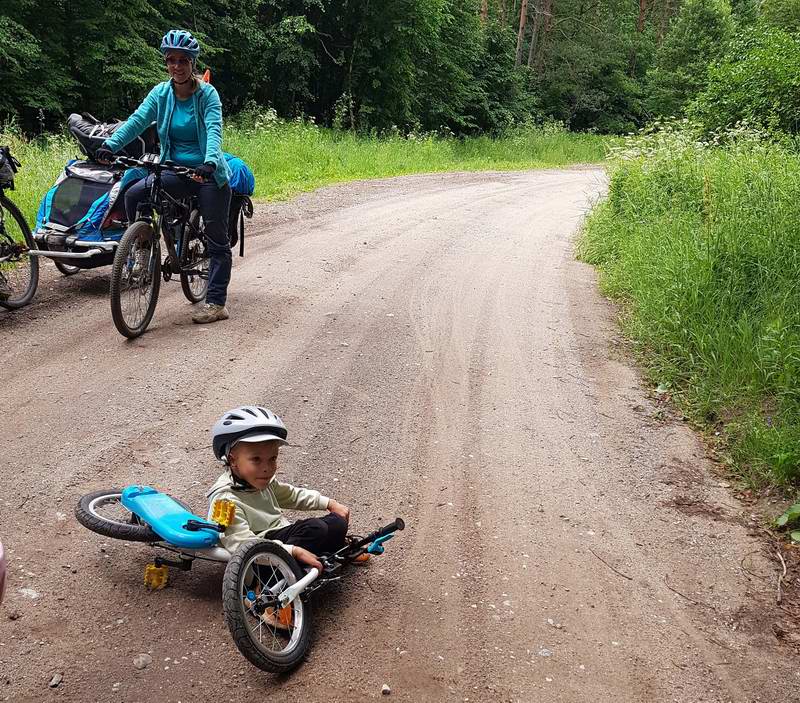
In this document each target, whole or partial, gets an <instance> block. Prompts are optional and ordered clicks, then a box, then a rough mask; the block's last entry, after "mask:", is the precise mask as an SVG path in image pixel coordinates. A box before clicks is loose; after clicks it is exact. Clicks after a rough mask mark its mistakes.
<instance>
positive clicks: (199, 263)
mask: <svg viewBox="0 0 800 703" xmlns="http://www.w3.org/2000/svg"><path fill="white" fill-rule="evenodd" d="M180 262H181V263H180V265H181V269H182V270H181V288H183V294H184V295H185V296H186V299H187V300H188V301H189V302H190V303H199V302H200V301H201V300H205V297H206V291H207V290H208V265H209V260H208V242H207V241H206V235H205V231H204V229H203V224H202V223H201V222H200V211H199V210H192V212H191V214H190V215H189V222H188V223H187V224H186V226H185V227H184V229H183V236H182V237H181V251H180ZM183 269H190V270H191V271H193V272H194V273H189V272H186V271H184V270H183Z"/></svg>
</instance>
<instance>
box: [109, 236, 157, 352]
mask: <svg viewBox="0 0 800 703" xmlns="http://www.w3.org/2000/svg"><path fill="white" fill-rule="evenodd" d="M160 289H161V240H160V238H159V237H158V235H157V234H156V233H155V232H154V231H153V227H152V226H151V225H150V224H149V223H147V222H143V221H139V222H134V223H133V224H132V225H131V226H130V227H128V229H127V230H125V234H123V235H122V239H121V240H120V243H119V246H118V247H117V251H116V253H115V254H114V264H113V266H112V268H111V291H110V292H111V317H112V318H113V320H114V326H115V327H116V328H117V330H118V331H119V333H120V334H121V335H123V336H125V337H128V338H129V339H133V338H134V337H138V336H139V335H140V334H142V333H143V332H144V331H145V330H146V329H147V326H148V325H149V324H150V320H152V319H153V313H154V312H155V310H156V303H157V302H158V292H159V290H160Z"/></svg>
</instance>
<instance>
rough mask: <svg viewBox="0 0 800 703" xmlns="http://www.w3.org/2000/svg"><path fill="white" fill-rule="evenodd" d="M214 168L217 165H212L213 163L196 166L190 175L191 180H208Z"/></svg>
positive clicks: (199, 181)
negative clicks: (192, 174)
mask: <svg viewBox="0 0 800 703" xmlns="http://www.w3.org/2000/svg"><path fill="white" fill-rule="evenodd" d="M216 170H217V167H216V166H214V164H203V165H202V166H198V167H197V168H196V169H195V170H194V176H192V180H193V181H197V182H198V183H205V182H206V181H210V180H211V177H212V176H213V175H214V171H216Z"/></svg>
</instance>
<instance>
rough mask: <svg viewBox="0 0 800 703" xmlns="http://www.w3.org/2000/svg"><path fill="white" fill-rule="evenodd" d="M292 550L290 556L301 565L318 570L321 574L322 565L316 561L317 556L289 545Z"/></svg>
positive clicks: (294, 545)
mask: <svg viewBox="0 0 800 703" xmlns="http://www.w3.org/2000/svg"><path fill="white" fill-rule="evenodd" d="M289 546H290V547H291V548H292V556H293V557H294V558H295V559H297V561H299V562H300V563H301V564H305V565H306V566H310V567H312V568H314V569H318V570H319V571H320V573H321V572H322V564H321V563H320V561H319V559H317V555H316V554H314V553H312V552H309V551H308V550H307V549H303V548H302V547H298V546H297V545H296V544H292V545H289Z"/></svg>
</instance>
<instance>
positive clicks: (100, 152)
mask: <svg viewBox="0 0 800 703" xmlns="http://www.w3.org/2000/svg"><path fill="white" fill-rule="evenodd" d="M94 160H95V161H97V163H99V164H103V165H104V166H108V164H110V163H111V162H112V161H113V160H114V152H113V151H111V149H106V148H105V147H104V146H101V147H100V148H99V149H96V150H95V152H94Z"/></svg>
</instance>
